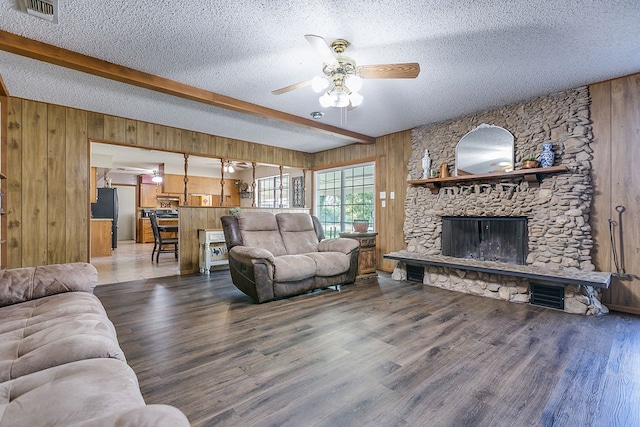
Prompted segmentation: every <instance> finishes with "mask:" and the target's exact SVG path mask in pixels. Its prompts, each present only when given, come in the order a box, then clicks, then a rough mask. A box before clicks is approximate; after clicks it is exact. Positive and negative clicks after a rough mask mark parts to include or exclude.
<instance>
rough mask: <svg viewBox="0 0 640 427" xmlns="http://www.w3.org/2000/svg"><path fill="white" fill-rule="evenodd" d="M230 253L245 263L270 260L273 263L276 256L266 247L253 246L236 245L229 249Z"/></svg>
mask: <svg viewBox="0 0 640 427" xmlns="http://www.w3.org/2000/svg"><path fill="white" fill-rule="evenodd" d="M229 255H230V256H232V257H234V258H235V259H236V260H238V261H239V262H241V263H243V264H254V263H256V262H257V263H261V262H265V261H266V262H268V263H269V264H270V265H273V263H274V262H275V258H274V257H273V254H272V253H271V252H269V251H268V250H266V249H262V248H254V247H251V246H234V247H233V248H231V250H230V251H229Z"/></svg>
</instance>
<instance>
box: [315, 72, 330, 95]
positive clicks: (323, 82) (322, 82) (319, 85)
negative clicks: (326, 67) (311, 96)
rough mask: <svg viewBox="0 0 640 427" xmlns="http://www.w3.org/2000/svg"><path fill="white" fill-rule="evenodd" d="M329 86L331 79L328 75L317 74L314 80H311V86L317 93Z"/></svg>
mask: <svg viewBox="0 0 640 427" xmlns="http://www.w3.org/2000/svg"><path fill="white" fill-rule="evenodd" d="M328 87H329V81H328V80H327V78H326V77H320V76H315V77H314V78H313V80H311V88H312V89H313V90H314V92H316V93H320V92H322V91H323V90H325V89H326V88H328Z"/></svg>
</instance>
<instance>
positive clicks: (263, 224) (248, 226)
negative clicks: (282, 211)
mask: <svg viewBox="0 0 640 427" xmlns="http://www.w3.org/2000/svg"><path fill="white" fill-rule="evenodd" d="M234 216H235V217H236V218H237V220H238V228H239V229H240V235H241V236H242V244H243V245H244V246H253V247H257V248H262V249H266V250H268V251H269V252H271V253H272V254H273V255H274V256H280V255H285V254H286V253H287V250H286V248H285V246H284V243H283V242H282V236H281V235H280V231H279V230H278V222H277V221H276V216H275V215H274V214H272V213H270V212H238V213H236V214H235V215H234Z"/></svg>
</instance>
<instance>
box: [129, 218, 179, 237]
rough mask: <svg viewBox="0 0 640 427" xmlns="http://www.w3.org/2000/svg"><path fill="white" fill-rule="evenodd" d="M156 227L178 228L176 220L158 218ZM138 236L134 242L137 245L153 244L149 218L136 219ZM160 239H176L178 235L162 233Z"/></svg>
mask: <svg viewBox="0 0 640 427" xmlns="http://www.w3.org/2000/svg"><path fill="white" fill-rule="evenodd" d="M158 225H175V226H178V219H173V218H158ZM137 232H138V235H137V236H136V241H137V242H138V243H153V241H154V237H153V229H152V228H151V221H150V220H149V218H138V231H137ZM162 237H178V233H163V234H162Z"/></svg>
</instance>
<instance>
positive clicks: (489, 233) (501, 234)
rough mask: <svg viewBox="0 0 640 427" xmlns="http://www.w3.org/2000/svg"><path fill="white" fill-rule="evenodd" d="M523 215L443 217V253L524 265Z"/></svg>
mask: <svg viewBox="0 0 640 427" xmlns="http://www.w3.org/2000/svg"><path fill="white" fill-rule="evenodd" d="M527 236H528V229H527V218H526V217H458V216H455V217H454V216H446V217H442V255H446V256H452V257H457V258H471V259H477V260H479V261H498V262H507V263H511V264H519V265H524V264H525V260H526V258H527V240H528V239H527Z"/></svg>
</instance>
